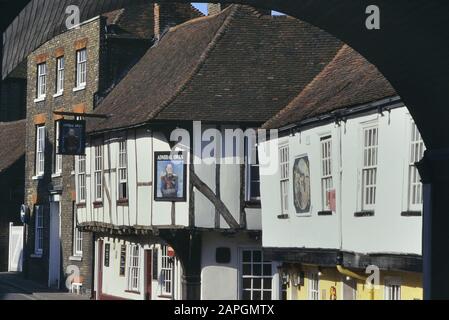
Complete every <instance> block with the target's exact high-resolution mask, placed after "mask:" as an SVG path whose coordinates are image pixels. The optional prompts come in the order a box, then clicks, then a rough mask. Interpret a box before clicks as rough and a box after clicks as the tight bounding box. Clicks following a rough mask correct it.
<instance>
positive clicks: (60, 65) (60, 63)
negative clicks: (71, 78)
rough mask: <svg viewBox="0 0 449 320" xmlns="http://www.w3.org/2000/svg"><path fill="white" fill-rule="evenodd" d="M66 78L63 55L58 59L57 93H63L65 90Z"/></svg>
mask: <svg viewBox="0 0 449 320" xmlns="http://www.w3.org/2000/svg"><path fill="white" fill-rule="evenodd" d="M64 78H65V58H64V56H61V57H59V58H57V59H56V86H55V88H56V94H55V96H58V95H61V94H62V93H63V92H64Z"/></svg>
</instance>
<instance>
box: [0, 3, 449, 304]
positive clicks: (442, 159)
mask: <svg viewBox="0 0 449 320" xmlns="http://www.w3.org/2000/svg"><path fill="white" fill-rule="evenodd" d="M136 1H140V0H101V1H99V0H59V1H55V0H41V1H37V0H33V1H30V2H29V4H28V6H27V7H26V8H25V9H24V10H23V11H22V12H21V14H20V16H18V18H17V19H15V20H14V22H13V23H12V24H11V25H10V26H9V27H8V29H7V30H6V31H5V32H4V43H5V45H4V50H3V64H2V65H3V72H2V77H3V78H4V77H6V76H7V75H8V74H9V73H10V72H11V71H12V70H13V69H14V67H15V66H17V65H18V64H19V63H20V62H21V61H22V60H23V58H24V57H26V56H27V55H28V53H30V52H31V51H32V50H34V49H35V48H37V47H38V46H39V45H40V44H41V43H43V42H45V41H46V40H48V39H50V38H51V37H53V36H54V35H56V34H58V33H60V32H61V31H63V30H64V28H65V27H64V11H65V8H66V7H67V6H68V5H72V4H77V5H79V6H80V9H81V15H82V18H83V19H82V20H85V19H88V18H91V17H94V16H96V15H98V14H100V13H103V12H107V11H111V10H112V9H116V8H119V7H122V6H124V5H126V4H128V3H131V2H136ZM159 2H191V1H186V0H160V1H159ZM196 2H223V3H232V2H234V3H242V4H250V5H253V6H257V7H260V8H266V9H273V10H277V11H281V12H285V13H287V14H289V15H291V16H294V17H297V18H299V19H301V20H304V21H307V22H309V23H311V24H313V25H315V26H317V27H320V28H321V29H323V30H325V31H327V32H329V33H331V34H333V35H334V36H336V37H338V38H339V39H341V40H342V41H344V42H346V43H347V44H348V45H350V46H351V47H352V48H354V49H355V50H356V51H358V52H359V53H360V54H362V55H363V56H364V57H365V58H366V59H367V60H369V61H370V62H371V63H373V64H374V65H376V66H377V67H378V68H379V70H380V71H381V72H382V73H383V74H384V76H385V77H386V78H387V79H388V80H389V81H390V82H391V84H392V85H393V86H394V88H395V89H396V91H397V92H398V94H399V95H400V96H401V97H402V99H403V101H404V102H405V104H406V105H407V107H408V108H409V110H410V112H411V114H412V115H413V117H414V119H415V121H416V123H417V124H418V127H419V128H420V131H421V133H422V136H423V138H424V140H425V142H426V145H427V147H428V148H429V150H430V151H429V152H427V153H426V161H425V168H427V169H426V170H427V172H428V171H430V172H432V173H433V174H428V175H427V177H428V179H427V180H426V182H427V187H426V189H427V190H428V192H427V193H426V197H425V202H426V204H425V212H424V229H425V232H424V234H425V235H426V238H425V243H424V248H425V252H424V261H425V263H424V270H425V283H426V284H425V292H426V297H427V298H449V274H448V273H447V270H449V249H446V248H447V246H448V244H449V232H447V229H448V227H447V226H449V212H447V211H449V210H448V209H447V200H446V198H447V196H446V195H447V194H448V193H449V187H448V185H449V172H447V170H439V169H438V168H447V167H449V152H447V151H446V150H449V130H448V129H447V128H446V127H447V123H448V121H449V107H448V102H449V81H448V79H449V59H448V57H449V41H447V39H449V19H448V14H449V1H447V0H352V1H350V0H346V1H341V0H294V1H293V0H233V1H229V0H222V1H216V0H211V1H201V0H200V1H197V0H196ZM369 5H377V6H378V7H379V8H380V17H381V29H380V30H368V29H367V28H366V27H365V19H366V18H367V14H366V13H365V10H366V8H367V6H369ZM2 14H3V12H2ZM30 17H33V18H34V19H31V18H30ZM423 173H424V172H423ZM436 177H437V178H438V179H437V178H436ZM430 218H431V219H430Z"/></svg>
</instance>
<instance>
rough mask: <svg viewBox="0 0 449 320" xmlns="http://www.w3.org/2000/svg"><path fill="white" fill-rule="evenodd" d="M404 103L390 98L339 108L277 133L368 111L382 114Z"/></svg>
mask: <svg viewBox="0 0 449 320" xmlns="http://www.w3.org/2000/svg"><path fill="white" fill-rule="evenodd" d="M403 106H404V103H403V101H402V99H401V97H399V96H393V97H390V98H385V99H381V100H377V101H374V102H369V103H365V104H360V105H357V106H353V107H348V108H341V109H337V110H334V111H331V112H328V113H326V114H324V115H317V116H314V117H311V118H307V119H304V120H302V121H300V122H296V123H292V124H290V125H287V126H284V127H281V128H279V131H288V130H294V129H295V128H302V127H306V126H313V125H317V124H318V123H321V122H324V121H336V122H340V121H342V120H343V121H345V120H346V119H347V118H348V117H351V116H355V115H358V114H362V113H366V112H369V111H377V112H379V113H382V112H383V111H389V110H392V109H395V108H400V107H403Z"/></svg>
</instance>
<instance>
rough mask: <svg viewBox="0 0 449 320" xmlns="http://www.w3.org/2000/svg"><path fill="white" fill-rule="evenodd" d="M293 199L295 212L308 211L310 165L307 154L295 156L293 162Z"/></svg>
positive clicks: (302, 212)
mask: <svg viewBox="0 0 449 320" xmlns="http://www.w3.org/2000/svg"><path fill="white" fill-rule="evenodd" d="M293 201H294V205H295V209H296V213H298V214H304V213H309V212H310V165H309V157H308V156H307V155H304V156H300V157H298V158H296V160H295V163H294V164H293Z"/></svg>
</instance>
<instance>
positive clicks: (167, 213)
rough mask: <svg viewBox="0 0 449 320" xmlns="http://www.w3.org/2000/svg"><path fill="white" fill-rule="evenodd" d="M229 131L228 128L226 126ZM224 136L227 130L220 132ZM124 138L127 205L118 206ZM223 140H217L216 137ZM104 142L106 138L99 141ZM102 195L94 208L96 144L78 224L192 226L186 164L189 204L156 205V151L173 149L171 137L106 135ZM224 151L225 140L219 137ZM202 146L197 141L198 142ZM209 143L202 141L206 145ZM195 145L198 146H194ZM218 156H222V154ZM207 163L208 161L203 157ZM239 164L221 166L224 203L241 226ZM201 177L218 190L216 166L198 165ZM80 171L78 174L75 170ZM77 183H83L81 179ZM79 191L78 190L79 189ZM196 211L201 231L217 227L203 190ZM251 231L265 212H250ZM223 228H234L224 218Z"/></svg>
mask: <svg viewBox="0 0 449 320" xmlns="http://www.w3.org/2000/svg"><path fill="white" fill-rule="evenodd" d="M215 128H216V127H213V126H203V127H202V130H201V133H202V134H204V133H205V132H206V130H209V129H215ZM226 128H229V127H226ZM219 130H220V131H217V132H220V133H221V134H222V136H223V137H224V136H225V134H224V130H225V127H220V128H219ZM123 136H126V138H127V152H128V198H129V199H128V200H129V203H128V205H125V206H123V205H118V204H117V200H118V169H117V168H118V165H119V159H118V152H119V139H120V138H121V137H123ZM217 137H218V136H217ZM100 141H101V140H100ZM103 141H104V144H103V147H102V148H103V168H104V175H103V197H102V199H101V200H102V204H103V205H102V206H100V207H99V208H94V205H93V203H94V202H95V201H96V199H94V196H95V195H94V190H95V181H94V161H95V159H94V154H95V153H94V147H93V145H94V143H95V142H96V140H93V141H91V142H90V143H89V144H88V146H87V149H86V157H87V158H86V171H87V175H86V188H87V189H86V194H87V199H86V202H85V204H86V205H85V207H79V208H78V209H77V214H78V221H79V223H83V222H103V223H107V224H112V225H115V226H130V227H151V226H156V227H170V226H176V227H186V226H189V201H190V195H189V193H190V190H189V180H190V175H189V166H187V180H186V181H185V182H184V183H185V184H186V201H185V202H176V203H172V202H160V201H154V188H155V185H156V181H154V156H153V155H154V153H155V152H158V151H170V150H171V149H170V145H169V143H168V142H167V138H166V137H165V136H164V135H163V134H162V133H161V132H158V131H156V132H151V131H150V130H149V129H147V128H141V129H132V130H127V131H122V132H117V133H107V134H104V136H103ZM217 141H219V142H220V143H219V146H218V148H217V150H220V149H222V147H223V146H222V145H221V143H222V142H221V139H218V138H217ZM194 143H195V144H196V143H197V142H196V141H195V142H194ZM207 144H208V143H207V142H203V143H202V147H205V146H206V145H207ZM194 146H195V145H194ZM218 156H221V154H219V155H218ZM204 160H207V159H204ZM233 162H234V164H222V165H221V166H220V199H221V200H222V201H223V203H224V204H225V205H226V207H227V209H228V210H229V212H230V213H231V215H232V216H233V217H234V219H235V220H236V221H237V222H238V223H239V222H240V210H241V199H240V197H241V194H240V190H241V184H242V183H244V181H242V179H241V165H240V164H239V163H238V162H237V161H233ZM194 169H195V173H196V174H197V176H198V177H199V178H200V179H201V180H202V181H203V182H204V183H205V184H206V185H207V186H208V187H209V188H210V189H211V190H212V191H213V192H217V190H216V174H217V170H216V165H215V163H212V164H205V163H202V164H195V165H194ZM76 173H78V170H76ZM76 181H77V182H76V184H78V179H76ZM77 190H78V186H77ZM194 193H195V195H194V199H195V203H194V210H195V226H196V227H200V228H214V227H215V218H216V212H215V207H214V205H213V204H212V202H211V201H210V200H209V199H207V198H206V197H205V196H204V195H203V194H202V193H201V192H199V191H198V190H197V189H196V188H194ZM172 206H174V211H175V219H174V220H175V221H174V225H172ZM246 212H247V213H248V219H247V220H248V228H249V229H251V230H260V225H261V215H260V209H247V210H246ZM220 228H223V229H228V228H229V225H228V224H227V223H226V221H225V220H224V219H223V218H222V217H221V218H220Z"/></svg>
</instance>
